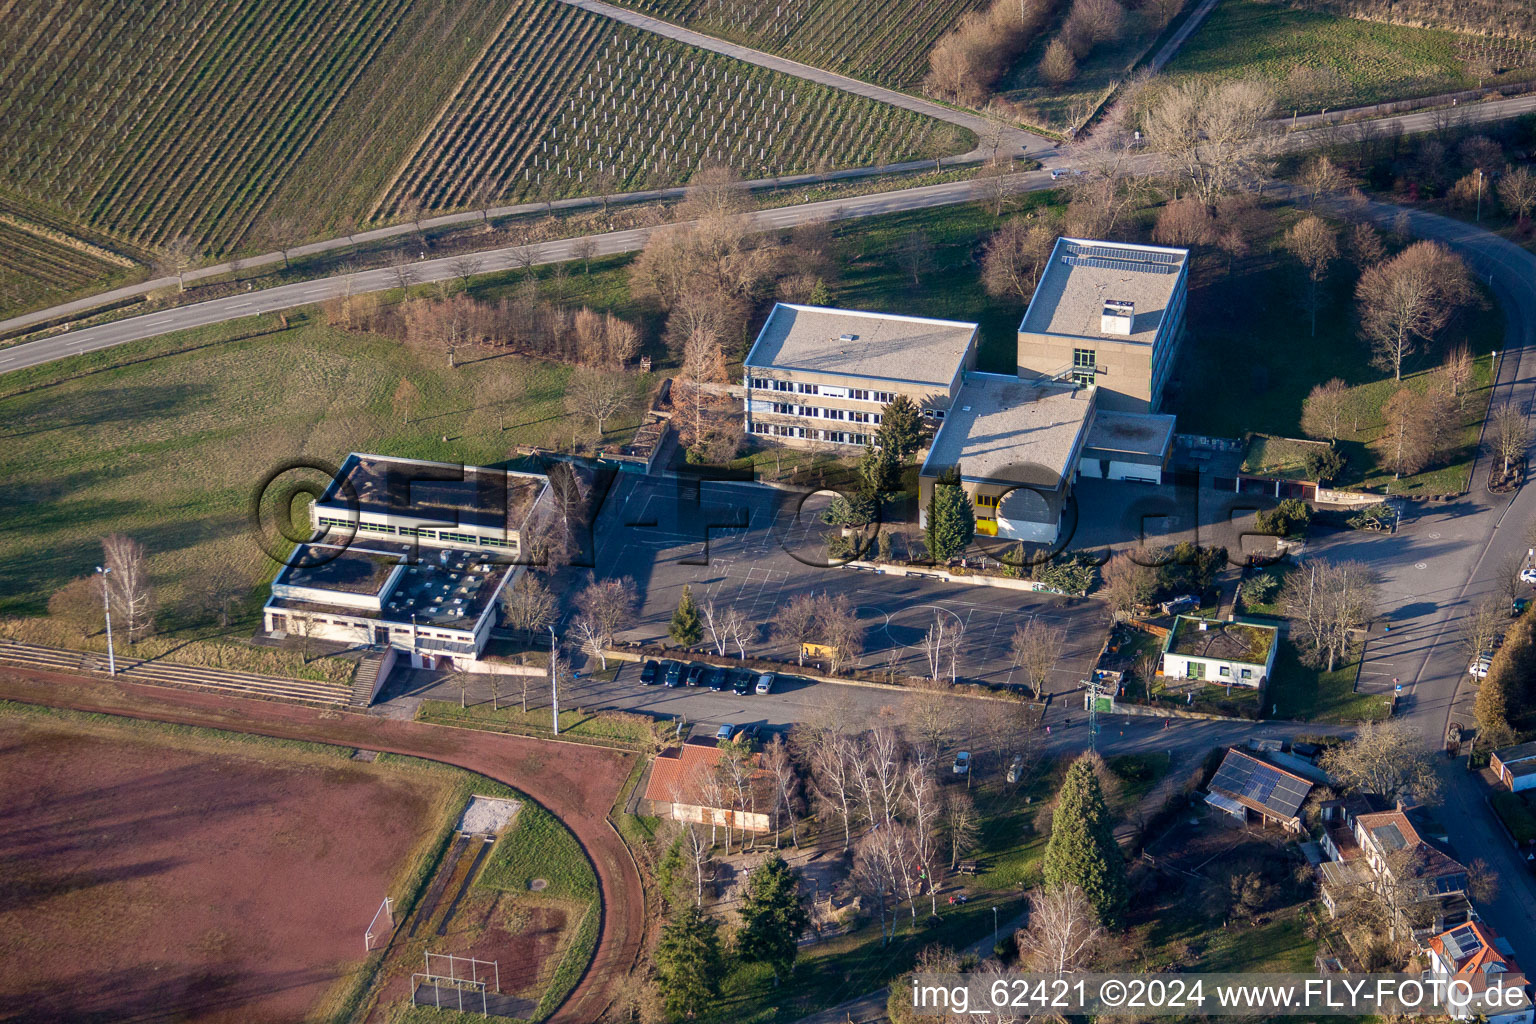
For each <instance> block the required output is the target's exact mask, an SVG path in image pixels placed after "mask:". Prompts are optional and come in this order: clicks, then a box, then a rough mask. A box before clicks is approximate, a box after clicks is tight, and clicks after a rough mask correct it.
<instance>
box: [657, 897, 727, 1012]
mask: <svg viewBox="0 0 1536 1024" xmlns="http://www.w3.org/2000/svg"><path fill="white" fill-rule="evenodd" d="M722 969H723V961H722V960H721V956H720V922H719V921H716V920H715V919H714V918H712V917H710V916H709V915H708V914H706V913H704V911H703V909H702V908H701V907H699V906H697V905H695V904H689V905H688V906H686V907H684V908H683V909H682V910H680V911H678V913H677V916H676V917H674V918H673V919H672V920H671V921H669V922H667V924H666V926H665V927H663V928H662V929H661V941H660V942H658V943H657V945H656V980H657V982H658V983H659V984H660V985H661V994H662V998H663V1000H665V1002H666V1006H667V1012H668V1013H671V1014H673V1015H674V1016H689V1017H691V1016H693V1015H694V1014H696V1013H698V1012H700V1011H701V1010H704V1009H707V1008H708V1007H709V1005H710V1003H711V1001H712V1000H714V999H715V998H717V997H718V996H719V995H720V975H721V972H722Z"/></svg>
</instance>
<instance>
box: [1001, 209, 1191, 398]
mask: <svg viewBox="0 0 1536 1024" xmlns="http://www.w3.org/2000/svg"><path fill="white" fill-rule="evenodd" d="M1188 279H1189V250H1187V249H1173V248H1167V247H1163V246H1154V245H1133V244H1130V243H1124V242H1104V241H1096V240H1093V239H1086V238H1059V239H1057V240H1056V246H1055V248H1054V249H1053V250H1052V252H1051V257H1050V260H1049V261H1048V262H1047V263H1046V267H1045V270H1044V272H1043V273H1042V274H1041V275H1040V282H1039V284H1037V285H1036V286H1035V292H1034V296H1033V297H1032V298H1031V299H1030V303H1029V309H1028V310H1027V311H1026V312H1025V314H1024V319H1023V321H1022V322H1021V323H1020V324H1019V339H1018V375H1019V376H1020V377H1026V378H1029V377H1044V378H1047V379H1051V380H1070V381H1075V382H1077V383H1079V384H1082V385H1085V386H1092V387H1094V388H1096V389H1097V390H1098V393H1099V407H1100V408H1101V409H1105V410H1108V411H1112V412H1156V411H1157V410H1158V409H1159V408H1160V407H1161V405H1162V398H1163V391H1164V389H1165V388H1166V386H1167V384H1168V380H1169V377H1170V375H1171V373H1172V371H1173V365H1174V361H1175V358H1176V357H1177V354H1178V348H1179V342H1180V340H1181V339H1182V337H1183V334H1184V303H1185V295H1186V293H1187V291H1188Z"/></svg>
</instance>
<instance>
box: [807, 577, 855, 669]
mask: <svg viewBox="0 0 1536 1024" xmlns="http://www.w3.org/2000/svg"><path fill="white" fill-rule="evenodd" d="M815 609H816V630H817V635H818V637H819V638H820V640H821V642H822V644H824V645H825V646H826V647H827V649H828V650H829V651H830V652H831V654H830V659H829V660H830V662H831V664H830V665H829V666H828V667H829V668H830V669H831V670H832V671H833V672H836V671H837V670H838V669H839V668H841V667H842V666H843V665H845V664H846V663H848V662H850V661H854V660H856V659H857V658H858V657H859V655H860V654H862V653H863V651H864V627H863V626H861V625H859V618H858V616H857V615H856V614H855V613H854V611H853V607H852V606H851V605H850V604H849V603H848V598H846V597H843V596H841V595H839V596H838V597H829V596H827V595H826V594H822V595H820V596H819V597H817V598H816V603H815Z"/></svg>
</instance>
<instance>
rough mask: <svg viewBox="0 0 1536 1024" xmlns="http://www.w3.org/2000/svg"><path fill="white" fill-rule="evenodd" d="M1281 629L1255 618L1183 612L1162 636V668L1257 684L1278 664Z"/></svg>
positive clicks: (1176, 674) (1185, 675) (1225, 682)
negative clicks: (1208, 616) (1232, 619)
mask: <svg viewBox="0 0 1536 1024" xmlns="http://www.w3.org/2000/svg"><path fill="white" fill-rule="evenodd" d="M1279 636H1280V631H1279V629H1277V628H1276V627H1274V626H1267V625H1262V624H1260V623H1254V622H1227V621H1222V620H1217V619H1202V618H1198V617H1196V616H1192V615H1180V616H1177V617H1176V618H1175V619H1174V620H1173V628H1172V629H1170V630H1169V631H1168V636H1167V637H1166V638H1165V639H1164V640H1163V654H1162V662H1161V665H1160V666H1159V670H1160V671H1161V672H1162V674H1163V675H1164V676H1170V677H1173V678H1176V679H1198V680H1203V681H1204V682H1206V683H1212V684H1215V685H1217V686H1246V687H1249V688H1258V687H1261V686H1263V685H1264V683H1265V681H1266V680H1268V678H1269V674H1270V672H1272V671H1273V670H1274V667H1275V652H1276V651H1277V650H1278V649H1279V646H1280V645H1279V643H1278V640H1279Z"/></svg>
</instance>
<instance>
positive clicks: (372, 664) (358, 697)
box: [347, 654, 384, 708]
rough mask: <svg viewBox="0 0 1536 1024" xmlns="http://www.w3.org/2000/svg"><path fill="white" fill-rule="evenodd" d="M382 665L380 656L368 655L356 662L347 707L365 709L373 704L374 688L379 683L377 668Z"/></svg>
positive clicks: (381, 656)
mask: <svg viewBox="0 0 1536 1024" xmlns="http://www.w3.org/2000/svg"><path fill="white" fill-rule="evenodd" d="M383 664H384V655H382V654H369V655H366V656H364V658H363V660H362V661H360V662H358V665H357V674H356V675H355V676H353V677H352V693H351V694H350V695H349V696H348V697H347V704H348V705H349V706H351V707H354V708H366V707H368V706H369V705H370V704H372V703H373V695H374V688H375V687H376V686H377V685H378V682H379V668H380V667H381V666H382V665H383Z"/></svg>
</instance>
